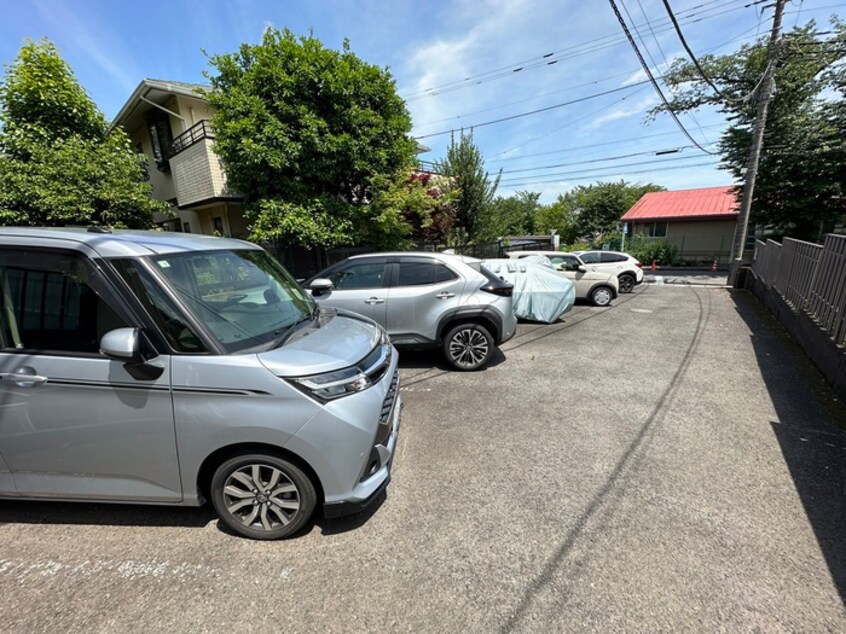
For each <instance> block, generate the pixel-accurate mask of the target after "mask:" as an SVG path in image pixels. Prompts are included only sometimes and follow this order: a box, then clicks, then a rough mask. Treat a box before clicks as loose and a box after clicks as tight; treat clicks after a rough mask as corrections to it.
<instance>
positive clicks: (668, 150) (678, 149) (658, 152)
mask: <svg viewBox="0 0 846 634" xmlns="http://www.w3.org/2000/svg"><path fill="white" fill-rule="evenodd" d="M692 147H695V146H693V145H682V146H680V147H675V148H664V149H659V150H647V151H644V152H631V153H629V154H620V155H618V156H607V157H603V158H594V159H588V160H582V161H574V162H571V163H556V164H555V165H540V166H537V167H521V168H518V169H513V170H501V171H500V172H499V173H500V174H517V173H518V172H536V171H538V170H545V169H557V168H559V167H570V166H573V165H590V164H591V163H605V162H607V161H619V160H621V159H627V158H632V157H635V156H648V155H652V156H661V155H664V154H674V153H676V152H682V151H683V150H685V149H689V148H692ZM676 158H679V157H676ZM697 158H698V157H697Z"/></svg>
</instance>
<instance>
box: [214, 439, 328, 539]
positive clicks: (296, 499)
mask: <svg viewBox="0 0 846 634" xmlns="http://www.w3.org/2000/svg"><path fill="white" fill-rule="evenodd" d="M211 497H212V504H213V505H214V509H215V511H217V514H218V516H220V519H221V521H222V522H223V523H224V524H226V526H228V527H229V528H231V529H232V530H233V531H235V532H236V533H238V534H239V535H243V536H244V537H250V538H252V539H281V538H283V537H289V536H291V535H293V534H294V533H296V532H297V531H299V530H300V529H301V528H302V527H303V526H304V525H305V523H306V522H307V521H308V519H309V518H310V517H311V515H312V513H313V512H314V508H315V506H316V505H317V494H316V493H315V490H314V485H313V484H312V482H311V480H310V479H309V478H308V476H307V475H306V474H305V473H303V471H302V470H301V469H300V468H299V467H297V466H296V465H294V464H292V463H290V462H288V461H287V460H283V459H282V458H279V457H278V456H273V455H269V454H246V455H241V456H235V457H234V458H230V459H229V460H227V461H226V462H224V463H223V464H222V465H220V467H218V469H217V471H216V472H215V474H214V478H212V483H211Z"/></svg>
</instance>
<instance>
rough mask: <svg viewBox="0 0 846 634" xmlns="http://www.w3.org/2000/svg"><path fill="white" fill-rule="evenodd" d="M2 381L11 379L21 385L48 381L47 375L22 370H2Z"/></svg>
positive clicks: (0, 374)
mask: <svg viewBox="0 0 846 634" xmlns="http://www.w3.org/2000/svg"><path fill="white" fill-rule="evenodd" d="M0 381H9V382H11V383H15V384H17V385H18V386H19V387H31V386H33V385H38V384H41V383H46V382H47V377H46V376H40V375H38V374H29V373H27V372H20V371H18V372H0Z"/></svg>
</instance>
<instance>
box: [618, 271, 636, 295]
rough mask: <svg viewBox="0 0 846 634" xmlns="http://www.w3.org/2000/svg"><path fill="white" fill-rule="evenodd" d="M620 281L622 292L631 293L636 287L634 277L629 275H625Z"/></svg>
mask: <svg viewBox="0 0 846 634" xmlns="http://www.w3.org/2000/svg"><path fill="white" fill-rule="evenodd" d="M618 279H619V280H620V292H621V293H631V292H632V289H633V288H634V287H635V278H634V276H633V275H630V274H628V273H624V274H623V275H621V276H620V277H619V278H618Z"/></svg>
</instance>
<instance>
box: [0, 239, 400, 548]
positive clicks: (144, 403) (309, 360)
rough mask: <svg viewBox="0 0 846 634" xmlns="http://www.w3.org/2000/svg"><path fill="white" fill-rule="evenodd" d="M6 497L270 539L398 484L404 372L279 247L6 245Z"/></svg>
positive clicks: (388, 349) (0, 315) (1, 328)
mask: <svg viewBox="0 0 846 634" xmlns="http://www.w3.org/2000/svg"><path fill="white" fill-rule="evenodd" d="M0 295H1V296H2V297H0V300H1V301H2V303H0V496H2V497H8V498H17V499H51V500H67V501H108V502H129V503H149V504H173V505H184V506H198V505H200V504H202V503H203V502H204V501H205V500H206V499H210V500H211V502H212V504H213V505H214V508H215V510H216V511H217V513H218V515H219V516H220V519H221V520H222V522H223V523H224V524H225V525H226V526H228V527H229V528H231V529H232V530H233V531H235V532H237V533H239V534H241V535H244V536H247V537H252V538H255V539H277V538H282V537H288V536H290V535H293V534H295V533H297V532H298V531H299V530H300V529H302V528H303V526H304V525H305V524H306V523H307V522H308V521H309V518H310V517H312V515H313V514H314V512H315V511H316V510H317V509H318V508H319V507H320V506H322V511H323V514H324V515H325V516H327V517H333V516H339V515H344V514H348V513H351V512H356V511H358V510H361V509H363V508H364V507H366V506H368V505H369V504H370V503H372V502H373V500H374V499H376V498H377V497H378V496H379V494H380V493H381V492H382V491H383V490H384V489H385V487H386V486H387V484H388V482H389V480H390V470H391V462H392V458H393V455H394V449H395V447H396V440H397V431H398V427H399V421H400V410H401V402H400V397H399V377H398V371H397V354H396V351H395V350H394V348H393V346H392V345H391V343H390V341H389V340H388V337H387V335H386V334H385V331H384V330H383V329H382V328H381V327H380V326H378V325H377V324H375V323H374V322H373V321H371V320H370V319H367V318H366V317H362V316H360V315H357V314H354V313H348V312H345V311H342V310H334V309H328V308H321V307H319V306H317V304H315V302H314V301H313V300H312V298H311V297H310V296H309V294H308V293H306V292H305V291H303V290H302V289H301V288H300V286H299V285H297V283H296V282H295V281H294V280H293V278H292V277H291V276H290V275H289V274H288V273H287V272H286V271H285V269H284V268H283V267H282V266H281V265H279V264H278V262H276V260H274V259H273V258H272V257H271V256H270V255H268V254H267V253H266V252H265V251H264V250H262V249H261V248H259V247H257V246H255V245H252V244H249V243H247V242H242V241H240V240H232V239H223V238H214V237H210V236H199V235H187V234H179V233H165V232H155V231H151V232H146V231H114V232H111V231H106V230H102V229H97V228H92V229H88V230H85V229H36V228H33V229H29V228H3V229H0Z"/></svg>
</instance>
